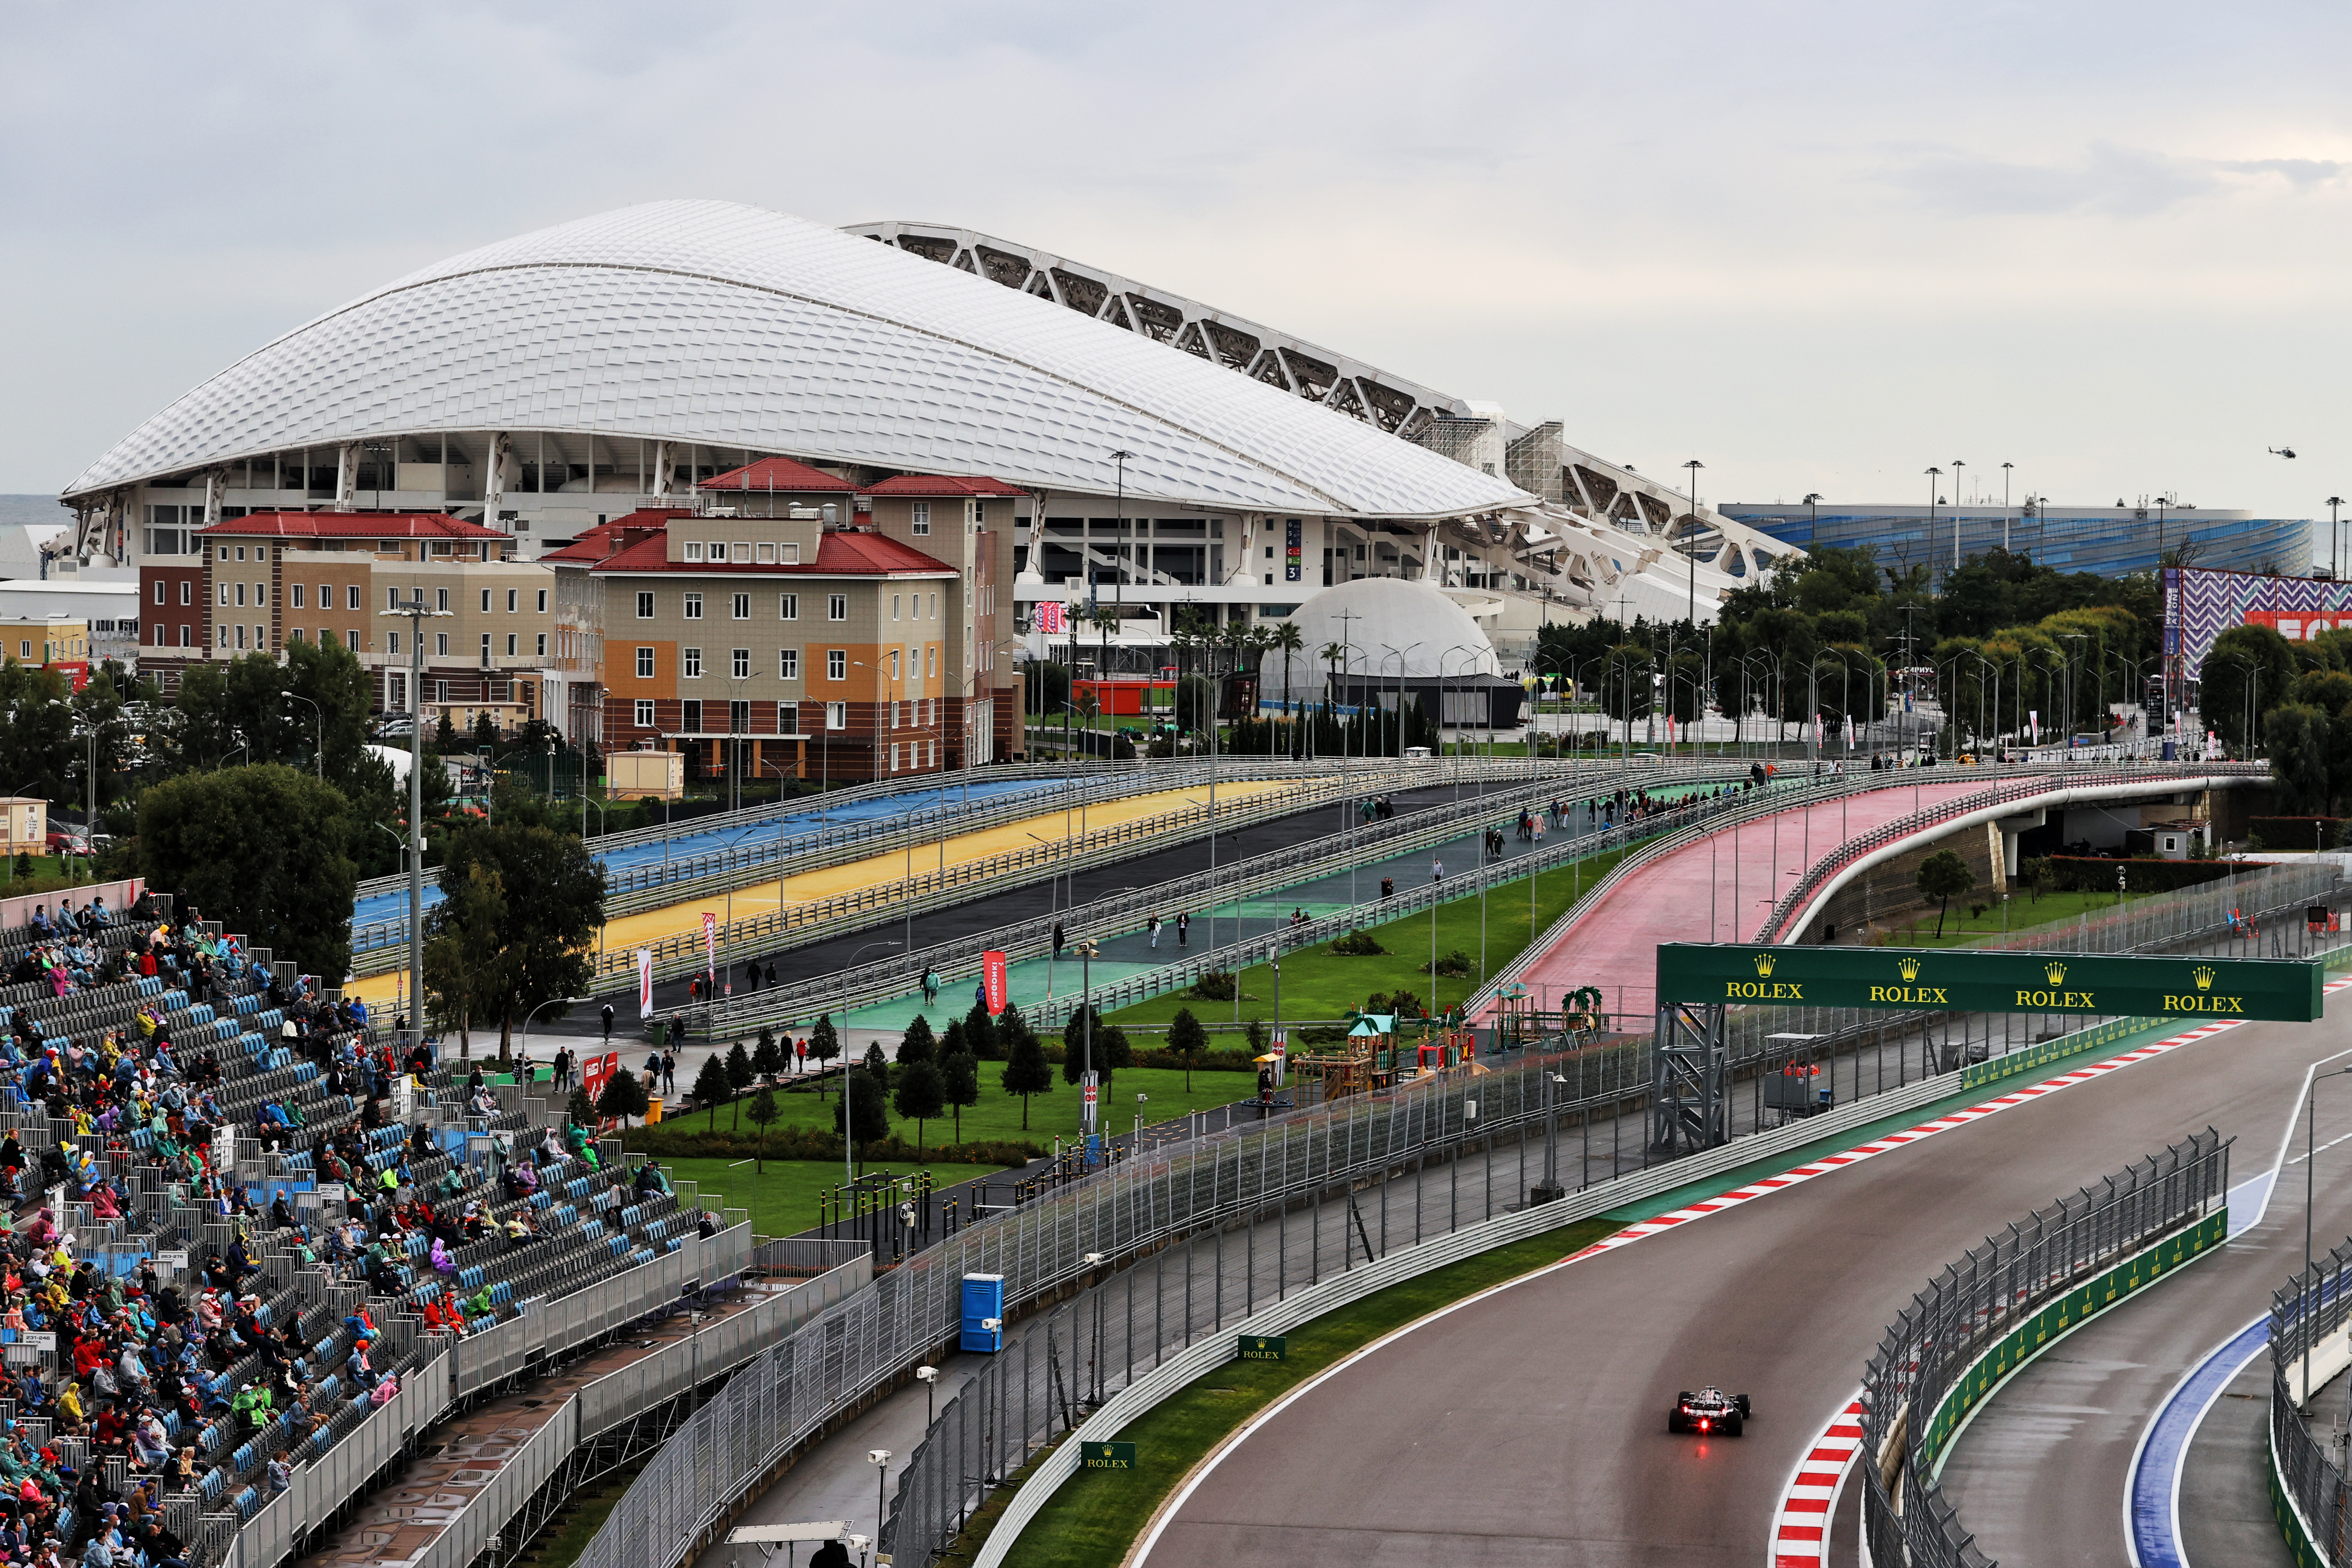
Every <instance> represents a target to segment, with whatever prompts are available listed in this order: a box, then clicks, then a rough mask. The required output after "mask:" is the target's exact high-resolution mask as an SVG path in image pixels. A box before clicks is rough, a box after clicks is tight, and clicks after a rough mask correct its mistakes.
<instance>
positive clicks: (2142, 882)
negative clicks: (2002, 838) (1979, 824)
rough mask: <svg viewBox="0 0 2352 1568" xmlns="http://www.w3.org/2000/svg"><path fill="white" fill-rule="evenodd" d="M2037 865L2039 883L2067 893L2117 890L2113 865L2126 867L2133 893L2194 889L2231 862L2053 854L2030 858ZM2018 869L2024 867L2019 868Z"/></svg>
mask: <svg viewBox="0 0 2352 1568" xmlns="http://www.w3.org/2000/svg"><path fill="white" fill-rule="evenodd" d="M2037 864H2038V865H2039V866H2041V867H2042V875H2043V877H2044V878H2045V879H2046V880H2045V881H2044V883H2043V884H2042V885H2043V886H2045V887H2049V888H2052V889H2056V890H2057V891H2060V892H2066V893H2112V892H2114V891H2115V890H2116V868H2117V867H2119V866H2120V867H2124V868H2127V869H2128V871H2129V873H2130V876H2131V890H2132V891H2133V892H2135V893H2168V892H2172V891H2174V890H2175V889H2180V888H2194V887H2197V886H2200V884H2202V883H2206V882H2218V881H2220V880H2221V879H2222V878H2224V877H2227V876H2228V875H2230V872H2231V862H2230V861H2227V860H2158V859H2145V860H2142V859H2133V860H2103V859H2097V858H2088V857H2081V856H2072V855H2053V856H2051V857H2050V858H2048V859H2046V860H2042V861H2038V862H2035V861H2029V862H2027V865H2029V866H2031V865H2037ZM2020 869H2021V870H2022V869H2023V868H2020Z"/></svg>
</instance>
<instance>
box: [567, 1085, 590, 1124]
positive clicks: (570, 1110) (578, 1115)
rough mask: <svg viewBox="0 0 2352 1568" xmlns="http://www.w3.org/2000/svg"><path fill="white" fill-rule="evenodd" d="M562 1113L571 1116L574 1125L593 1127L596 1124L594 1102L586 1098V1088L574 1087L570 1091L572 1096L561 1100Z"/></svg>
mask: <svg viewBox="0 0 2352 1568" xmlns="http://www.w3.org/2000/svg"><path fill="white" fill-rule="evenodd" d="M563 1114H564V1115H566V1116H569V1117H570V1118H572V1126H574V1127H593V1126H595V1125H596V1102H595V1101H594V1100H591V1099H589V1098H588V1091H587V1090H586V1089H573V1090H572V1098H570V1099H569V1100H565V1101H564V1102H563Z"/></svg>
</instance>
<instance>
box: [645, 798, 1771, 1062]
mask: <svg viewBox="0 0 2352 1568" xmlns="http://www.w3.org/2000/svg"><path fill="white" fill-rule="evenodd" d="M1640 776H1641V778H1642V779H1643V780H1644V781H1645V782H1650V783H1656V782H1657V780H1656V777H1655V775H1654V773H1649V772H1648V771H1646V770H1644V771H1643V773H1642V774H1641V775H1640ZM1734 776H1737V775H1736V774H1735V773H1732V772H1731V771H1728V770H1718V771H1716V772H1712V773H1696V774H1693V775H1691V776H1689V777H1686V778H1685V777H1677V778H1676V779H1675V781H1674V784H1675V786H1676V787H1679V786H1683V785H1689V786H1692V787H1696V786H1700V785H1704V784H1710V783H1716V782H1721V781H1724V780H1728V779H1730V778H1732V777H1734ZM1626 782H1629V775H1627V774H1626V773H1624V772H1623V771H1622V769H1619V768H1617V767H1616V766H1615V765H1614V764H1612V765H1610V766H1609V767H1607V768H1605V769H1596V770H1585V771H1575V772H1569V773H1556V774H1553V775H1551V776H1549V778H1548V779H1547V781H1546V782H1545V784H1544V787H1543V788H1540V789H1538V790H1534V791H1530V792H1528V793H1525V794H1519V795H1513V794H1508V793H1499V794H1496V795H1484V796H1479V797H1475V798H1473V799H1469V800H1465V801H1460V802H1448V803H1445V804H1443V805H1435V806H1429V807H1425V808H1423V810H1421V811H1417V812H1412V813H1410V814H1408V815H1407V816H1399V817H1391V818H1390V819H1388V820H1386V821H1379V822H1370V823H1365V822H1361V821H1359V822H1358V823H1356V824H1355V825H1354V826H1350V827H1349V828H1347V829H1345V830H1343V831H1341V832H1339V833H1336V834H1331V835H1327V836H1323V837H1316V838H1312V839H1309V840H1307V842H1305V843H1303V844H1297V845H1293V846H1291V847H1288V848H1285V849H1276V850H1270V851H1268V852H1267V853H1265V854H1263V855H1256V856H1253V857H1251V858H1248V859H1246V860H1239V861H1235V862H1234V863H1232V864H1231V865H1229V866H1225V867H1222V868H1218V869H1217V870H1215V871H1213V872H1211V871H1201V872H1195V873H1193V874H1192V875H1190V876H1186V877H1179V878H1174V879H1170V880H1167V881H1163V882H1159V883H1155V884H1153V885H1152V886H1150V887H1149V888H1139V889H1129V890H1127V891H1123V892H1119V893H1114V894H1111V895H1110V896H1108V897H1107V898H1102V899H1097V900H1092V901H1090V902H1088V903H1086V904H1083V905H1080V906H1078V907H1077V908H1076V909H1074V910H1064V911H1062V912H1060V913H1059V914H1045V915H1039V916H1036V917H1034V918H1033V919H1030V920H1026V921H1014V922H1013V923H1011V924H1009V925H1003V926H999V927H997V928H996V929H995V930H993V931H986V932H982V933H981V934H980V935H977V936H971V937H964V938H959V939H957V940H955V941H952V942H942V943H940V944H938V945H936V946H933V947H930V948H927V949H923V950H921V951H919V952H915V953H913V954H911V955H898V954H893V955H891V956H889V957H887V958H882V959H877V960H875V961H873V962H871V963H865V964H861V965H854V966H852V967H851V968H848V969H845V970H840V971H836V972H835V973H831V974H826V975H819V976H816V977H814V978H812V979H809V980H805V981H800V982H797V983H794V984H788V985H782V986H779V987H777V988H775V989H773V990H769V991H761V992H758V993H754V994H748V995H739V996H735V997H731V998H729V999H728V1000H726V1001H724V1002H721V1003H719V1004H718V1005H716V1006H711V1005H702V1004H695V1005H688V1006H682V1007H677V1008H670V1009H666V1010H664V1011H662V1012H661V1013H660V1014H659V1015H657V1016H662V1017H668V1016H673V1015H679V1014H682V1015H684V1016H687V1017H688V1019H690V1020H691V1021H692V1022H693V1023H694V1024H695V1026H697V1027H698V1028H699V1029H702V1030H705V1031H708V1032H709V1033H712V1034H713V1035H715V1036H719V1037H731V1036H734V1035H740V1034H744V1033H748V1032H749V1031H750V1030H751V1029H755V1028H757V1027H759V1026H761V1025H763V1024H766V1025H774V1024H781V1023H790V1022H794V1021H798V1020H801V1019H805V1018H809V1017H813V1016H815V1015H817V1014H819V1013H827V1012H835V1011H839V1010H842V1009H845V1008H850V1007H856V1006H862V1005H866V1004H867V1003H870V1002H877V1001H883V1000H887V999H888V998H889V997H893V996H898V995H901V994H905V993H906V992H908V991H909V990H911V989H912V988H913V987H914V985H915V984H916V982H917V980H918V979H919V977H920V976H921V974H922V973H924V972H925V971H926V970H937V971H938V972H939V973H940V974H941V975H942V976H943V977H945V978H947V979H949V980H954V979H957V978H958V977H960V976H961V975H964V974H968V973H976V972H977V970H978V967H979V963H980V957H981V954H982V953H983V952H991V951H995V952H1003V953H1004V954H1005V955H1006V956H1007V958H1008V959H1009V960H1012V961H1014V962H1017V961H1019V960H1021V959H1024V958H1034V957H1036V956H1039V955H1040V954H1043V953H1044V952H1046V951H1047V950H1048V948H1049V947H1050V945H1051V943H1052V940H1053V928H1054V926H1055V924H1056V923H1057V922H1058V923H1059V924H1061V925H1062V927H1063V931H1064V935H1065V937H1066V938H1067V939H1070V940H1076V939H1077V938H1081V937H1086V936H1096V937H1107V936H1112V935H1116V934H1118V933H1120V932H1124V931H1132V930H1133V929H1135V927H1136V926H1138V925H1139V924H1140V923H1141V922H1142V921H1143V919H1144V917H1145V916H1146V915H1148V914H1150V913H1152V912H1154V911H1164V910H1171V909H1182V908H1185V907H1187V906H1194V907H1203V908H1205V907H1207V906H1209V905H1210V904H1211V903H1218V904H1222V903H1225V902H1228V901H1230V900H1235V899H1246V898H1252V897H1255V896H1257V895H1259V894H1262V893H1265V892H1271V891H1275V890H1278V889H1283V888H1287V887H1293V886H1296V885H1297V884H1298V883H1300V882H1303V881H1312V880H1316V879H1319V878H1322V877H1326V876H1330V875H1334V874H1337V873H1339V872H1341V871H1345V870H1347V869H1348V868H1349V867H1350V866H1354V865H1360V864H1362V863H1364V862H1365V861H1366V860H1368V859H1371V858H1390V857H1393V856H1396V855H1401V854H1410V853H1412V852H1414V851H1416V850H1419V849H1423V848H1427V847H1431V846H1432V845H1435V844H1442V843H1446V842H1450V841H1451V840H1453V839H1454V838H1456V837H1460V835H1461V834H1462V832H1463V831H1464V825H1465V823H1467V822H1473V821H1481V820H1485V821H1491V820H1494V819H1495V818H1496V817H1497V816H1507V815H1510V814H1513V813H1516V812H1517V811H1518V810H1520V809H1522V808H1523V807H1530V806H1541V805H1543V804H1545V798H1546V796H1548V795H1559V794H1578V795H1582V794H1587V793H1590V792H1592V791H1595V790H1599V789H1603V788H1614V787H1616V786H1617V785H1619V784H1623V783H1626ZM1294 809H1295V806H1294ZM1653 831H1654V829H1653ZM1589 852H1591V851H1590V850H1577V849H1575V848H1574V847H1573V846H1572V845H1571V844H1570V842H1568V841H1563V842H1562V843H1560V844H1559V845H1557V846H1555V847H1553V848H1551V849H1549V850H1547V851H1543V852H1541V854H1542V855H1543V857H1544V858H1543V859H1542V861H1541V864H1542V865H1545V866H1549V865H1565V864H1566V863H1567V862H1568V860H1569V859H1570V858H1576V856H1577V855H1579V854H1582V853H1589ZM1528 863H1529V858H1528V857H1527V856H1521V857H1519V858H1517V859H1514V860H1512V861H1510V862H1509V865H1510V866H1511V867H1513V868H1519V867H1524V866H1527V865H1528ZM1465 875H1466V873H1465ZM1451 885H1453V884H1451V883H1449V886H1451ZM1379 907H1380V906H1379V905H1377V904H1375V903H1367V904H1363V905H1360V906H1359V907H1358V909H1357V910H1356V911H1354V912H1353V916H1354V918H1355V919H1357V920H1358V921H1361V920H1362V919H1363V918H1364V916H1365V914H1366V913H1367V912H1369V911H1371V910H1376V909H1378V908H1379ZM1333 918H1334V919H1345V918H1348V917H1333ZM1383 918H1386V917H1383ZM1293 945H1297V944H1295V943H1294V944H1293ZM1199 968H1200V966H1199V965H1193V966H1190V968H1182V967H1181V966H1180V967H1179V968H1177V969H1172V970H1171V973H1180V972H1181V973H1185V974H1187V975H1189V974H1190V973H1192V972H1194V971H1196V970H1197V969H1199ZM1182 983H1183V984H1190V979H1189V978H1187V979H1185V980H1184V981H1183V982H1182ZM1155 994H1156V993H1155Z"/></svg>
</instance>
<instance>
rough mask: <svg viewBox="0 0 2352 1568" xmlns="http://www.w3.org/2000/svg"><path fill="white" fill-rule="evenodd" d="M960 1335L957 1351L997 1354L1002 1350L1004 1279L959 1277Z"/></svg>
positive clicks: (1002, 1277) (980, 1275) (999, 1275)
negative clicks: (961, 1304) (961, 1279)
mask: <svg viewBox="0 0 2352 1568" xmlns="http://www.w3.org/2000/svg"><path fill="white" fill-rule="evenodd" d="M962 1328H963V1332H962V1334H961V1337H960V1338H959V1339H958V1341H957V1345H958V1347H959V1348H960V1349H962V1350H968V1351H1001V1350H1003V1348H1004V1276H1003V1275H1002V1274H967V1275H965V1276H964V1277H963V1324H962Z"/></svg>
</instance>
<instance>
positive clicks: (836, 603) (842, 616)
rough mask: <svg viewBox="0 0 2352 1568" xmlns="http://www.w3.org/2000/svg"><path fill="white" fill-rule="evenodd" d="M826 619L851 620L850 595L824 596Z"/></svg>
mask: <svg viewBox="0 0 2352 1568" xmlns="http://www.w3.org/2000/svg"><path fill="white" fill-rule="evenodd" d="M824 618H825V619H826V620H828V621H845V620H847V619H848V618H849V595H846V594H827V595H825V596H824Z"/></svg>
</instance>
